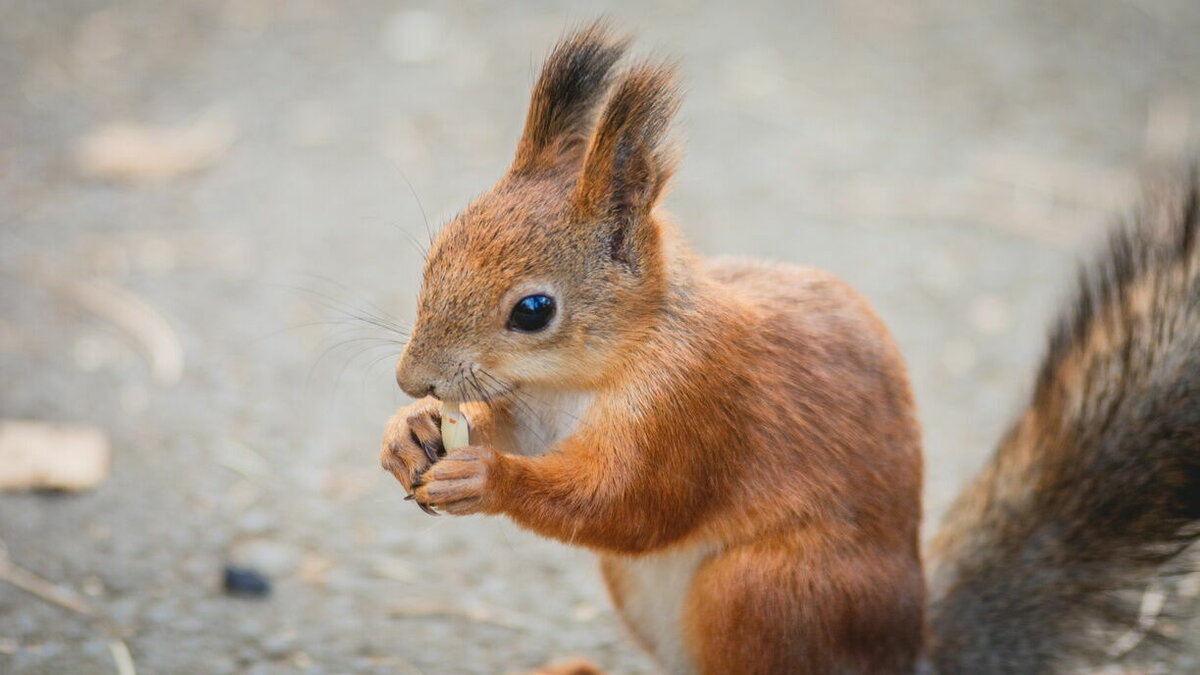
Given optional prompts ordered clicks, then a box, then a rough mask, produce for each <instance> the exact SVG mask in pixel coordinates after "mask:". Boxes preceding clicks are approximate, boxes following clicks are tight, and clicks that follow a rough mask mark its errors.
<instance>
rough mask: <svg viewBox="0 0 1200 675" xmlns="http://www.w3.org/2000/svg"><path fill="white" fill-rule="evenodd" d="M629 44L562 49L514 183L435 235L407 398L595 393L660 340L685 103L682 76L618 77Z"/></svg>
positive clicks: (544, 76)
mask: <svg viewBox="0 0 1200 675" xmlns="http://www.w3.org/2000/svg"><path fill="white" fill-rule="evenodd" d="M626 46H627V41H626V40H623V39H613V38H612V37H611V35H610V34H609V32H608V31H607V30H606V29H605V28H604V27H603V26H602V25H600V24H594V25H591V26H589V27H586V28H584V29H582V30H578V31H576V32H574V33H572V34H570V35H568V36H567V37H566V38H565V39H563V40H562V41H561V42H560V43H559V44H558V45H557V46H556V47H555V48H554V50H553V51H552V52H551V54H550V56H549V58H548V59H547V61H546V64H545V66H543V68H542V72H541V74H540V76H539V77H538V81H537V84H536V85H535V87H534V90H533V95H532V99H531V102H530V106H529V113H528V115H527V117H526V121H525V128H524V131H523V133H522V136H521V139H520V141H519V143H518V145H517V152H516V157H515V158H514V160H513V163H512V165H511V166H510V167H509V169H508V171H507V173H506V174H505V175H504V176H503V177H502V178H501V179H500V181H499V182H498V183H497V184H496V185H495V186H493V187H492V188H491V189H490V190H489V191H487V192H486V193H484V194H483V195H482V196H480V197H479V198H477V199H476V200H475V201H474V202H472V203H471V204H470V205H469V206H468V207H467V208H466V209H464V210H463V211H462V212H461V213H460V214H458V215H457V216H455V217H454V218H453V219H452V220H451V221H450V222H449V223H448V224H446V226H445V227H444V228H443V229H442V230H441V231H440V232H439V233H438V234H437V236H436V237H435V239H434V241H433V243H432V245H431V246H430V250H429V255H428V256H427V258H426V260H425V268H424V276H423V280H422V284H421V291H420V295H419V298H418V301H417V319H416V323H415V324H414V326H413V331H412V336H411V338H410V340H409V342H408V344H407V345H406V346H405V349H404V353H403V354H402V355H401V357H400V362H399V363H398V364H397V366H396V380H397V382H398V383H399V384H400V387H401V388H402V389H403V390H404V391H405V392H406V393H408V394H409V395H411V396H414V397H420V396H427V395H432V396H435V397H437V398H441V399H443V400H448V401H471V400H490V399H494V398H497V397H503V396H505V395H507V394H508V393H509V392H510V391H512V390H515V389H519V388H521V387H525V386H543V387H551V388H590V387H594V386H597V385H598V384H600V383H601V382H603V381H604V380H605V379H606V377H608V376H609V375H610V374H611V373H613V372H616V371H615V369H617V368H619V365H620V360H621V359H622V358H623V356H625V355H626V353H627V349H625V347H627V346H628V345H629V344H630V341H631V340H636V339H638V337H639V336H641V335H644V334H645V332H646V331H649V330H652V329H653V326H654V321H655V316H656V314H658V313H659V312H660V311H661V309H662V301H663V297H664V293H665V269H664V264H665V260H664V257H665V254H664V250H663V229H662V225H661V224H660V223H659V222H658V221H657V220H656V218H655V216H654V214H653V210H654V206H655V204H656V203H657V202H658V200H659V197H660V196H661V195H662V192H663V189H664V187H665V185H666V183H667V180H668V179H669V177H670V175H671V173H672V170H673V168H674V155H673V152H672V150H671V148H670V145H669V143H668V142H667V138H666V137H667V132H668V127H669V123H670V120H671V117H672V115H673V114H674V112H675V110H676V108H677V96H676V90H675V85H674V81H675V79H674V71H673V69H672V68H671V67H669V66H665V65H661V64H652V63H641V64H638V65H634V66H632V67H630V68H628V69H627V70H625V71H624V72H622V73H620V74H617V75H614V74H613V71H614V67H615V66H616V63H617V61H618V60H619V59H620V58H621V56H622V54H623V53H624V51H625V49H626Z"/></svg>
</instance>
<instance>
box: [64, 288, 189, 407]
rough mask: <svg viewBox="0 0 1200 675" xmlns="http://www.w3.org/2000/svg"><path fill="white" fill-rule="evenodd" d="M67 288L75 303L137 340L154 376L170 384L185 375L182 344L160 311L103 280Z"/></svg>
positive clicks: (165, 384) (158, 380)
mask: <svg viewBox="0 0 1200 675" xmlns="http://www.w3.org/2000/svg"><path fill="white" fill-rule="evenodd" d="M64 290H65V291H66V292H67V293H68V294H69V295H70V296H71V297H72V298H73V299H74V300H75V301H76V302H78V303H79V304H81V305H83V306H84V307H86V308H88V309H89V310H91V311H92V312H93V313H95V314H97V315H98V316H101V317H103V318H105V319H108V320H109V321H111V322H112V323H113V324H115V325H116V326H118V327H120V328H121V329H122V330H124V331H125V332H127V333H129V335H130V336H131V337H133V338H134V339H135V340H137V341H138V342H139V343H140V344H141V346H142V348H143V349H144V350H145V352H146V354H147V356H148V357H149V359H150V366H151V369H152V371H153V373H154V379H155V380H156V381H157V382H158V383H159V384H161V385H164V386H170V385H173V384H176V383H177V382H179V379H180V377H182V375H183V345H182V344H181V343H180V341H179V336H178V335H177V334H176V333H175V329H174V328H172V327H171V324H170V323H168V322H167V320H166V319H165V318H164V317H163V315H162V314H161V313H159V312H158V310H156V309H155V308H154V307H152V306H151V305H150V304H149V303H147V302H146V301H145V300H143V299H141V298H139V297H138V296H136V295H134V294H133V293H132V292H130V291H128V290H125V289H123V288H121V287H120V286H117V285H116V284H113V283H111V282H109V281H106V280H104V279H98V278H94V279H90V280H87V281H75V282H71V283H68V284H65V285H64Z"/></svg>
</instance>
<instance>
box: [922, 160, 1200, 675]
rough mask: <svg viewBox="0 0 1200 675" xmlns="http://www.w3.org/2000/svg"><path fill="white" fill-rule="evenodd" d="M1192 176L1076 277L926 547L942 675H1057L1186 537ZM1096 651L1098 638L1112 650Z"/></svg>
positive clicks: (1199, 412)
mask: <svg viewBox="0 0 1200 675" xmlns="http://www.w3.org/2000/svg"><path fill="white" fill-rule="evenodd" d="M1198 240H1200V180H1198V176H1197V173H1196V171H1194V170H1193V171H1192V172H1191V173H1190V175H1189V176H1188V177H1187V178H1186V180H1177V181H1174V182H1172V183H1170V184H1164V185H1160V186H1158V187H1156V188H1151V189H1148V190H1147V193H1146V195H1145V198H1144V202H1143V204H1142V206H1141V208H1140V210H1139V211H1138V212H1137V214H1136V216H1135V217H1134V218H1133V220H1132V222H1130V223H1128V224H1126V225H1124V226H1122V227H1120V228H1118V229H1117V230H1116V231H1114V232H1113V234H1112V236H1111V239H1110V242H1109V245H1108V248H1107V251H1106V252H1105V253H1104V254H1103V256H1102V257H1101V258H1100V260H1099V261H1098V262H1097V263H1096V264H1094V265H1092V266H1090V267H1087V268H1085V269H1084V270H1083V271H1082V273H1081V275H1080V282H1079V287H1078V290H1077V293H1076V297H1075V301H1074V304H1073V305H1072V306H1071V308H1070V309H1069V311H1068V312H1066V314H1065V316H1064V317H1063V318H1062V319H1061V321H1060V323H1059V324H1058V327H1057V329H1056V330H1055V331H1054V332H1053V335H1052V337H1051V339H1050V345H1049V350H1048V353H1047V355H1046V357H1045V360H1044V362H1043V363H1042V366H1041V371H1040V373H1039V375H1038V379H1037V383H1036V386H1035V390H1034V392H1033V396H1032V400H1031V402H1030V404H1029V407H1028V408H1027V409H1026V410H1025V412H1024V413H1023V414H1022V415H1021V417H1020V418H1019V419H1018V420H1017V421H1016V423H1015V424H1014V425H1013V427H1012V429H1011V430H1010V431H1009V433H1008V434H1007V436H1006V437H1005V438H1004V439H1003V441H1002V442H1001V444H1000V447H999V449H998V450H997V451H996V454H995V456H994V457H993V459H992V461H991V463H990V464H989V465H988V466H987V467H986V468H985V469H984V471H983V473H982V474H981V475H980V476H979V477H978V478H977V479H976V480H975V482H974V483H973V484H972V485H971V486H970V487H969V489H968V490H967V491H966V492H965V493H964V494H963V495H962V496H961V497H960V498H959V500H958V502H957V503H956V505H955V506H954V507H953V509H952V510H951V514H950V517H949V518H948V519H947V522H946V523H945V525H944V526H943V528H942V530H941V531H940V532H939V534H938V535H937V537H936V539H935V541H934V543H933V546H932V548H931V558H930V559H931V562H932V570H933V571H932V573H931V587H930V592H931V593H930V596H931V597H930V600H931V606H930V614H929V620H930V624H929V632H930V635H931V643H930V652H929V656H930V660H931V664H932V666H933V669H934V671H935V672H936V673H939V674H940V675H957V674H960V673H961V674H971V675H987V674H1001V673H1013V674H1020V675H1030V674H1036V673H1055V672H1062V671H1063V670H1065V669H1067V668H1069V667H1072V666H1075V665H1078V664H1081V663H1094V662H1095V661H1096V659H1097V658H1100V659H1103V658H1105V657H1108V658H1111V654H1109V655H1106V654H1105V653H1104V648H1105V645H1103V644H1098V636H1103V635H1108V636H1112V635H1114V634H1116V633H1114V631H1120V630H1123V629H1129V628H1130V627H1132V626H1134V625H1135V624H1136V622H1137V617H1138V611H1137V605H1136V603H1132V604H1131V603H1130V598H1131V597H1135V598H1136V597H1138V591H1139V590H1141V589H1144V588H1145V587H1146V585H1147V584H1149V583H1151V582H1152V581H1153V580H1154V579H1156V578H1158V577H1161V576H1162V575H1164V574H1167V573H1169V572H1171V571H1172V568H1175V571H1178V567H1179V565H1180V564H1182V563H1184V562H1185V559H1184V557H1182V556H1181V554H1182V553H1183V552H1184V551H1185V549H1187V548H1188V547H1189V546H1190V545H1191V544H1192V543H1193V542H1195V541H1196V540H1197V539H1198V538H1200V241H1198ZM1111 645H1112V642H1111V641H1109V642H1108V646H1109V647H1111Z"/></svg>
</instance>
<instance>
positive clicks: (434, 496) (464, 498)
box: [413, 445, 500, 516]
mask: <svg viewBox="0 0 1200 675" xmlns="http://www.w3.org/2000/svg"><path fill="white" fill-rule="evenodd" d="M499 459H500V455H499V454H497V453H496V451H495V450H493V449H492V448H490V447H487V446H482V445H469V446H467V447H465V448H458V449H456V450H451V451H450V452H449V453H448V454H447V455H446V456H445V457H443V458H441V459H440V460H439V461H438V463H437V464H434V465H433V466H431V467H429V469H428V470H427V471H425V473H424V474H422V475H421V477H420V479H419V480H418V481H417V485H416V490H415V491H414V492H413V494H414V495H416V500H417V503H418V504H428V505H430V506H434V507H437V509H438V510H440V511H444V512H446V513H449V514H452V515H455V516H465V515H468V514H471V513H479V512H481V511H485V510H489V509H488V508H487V507H488V506H489V504H488V503H487V502H488V500H489V498H490V496H491V495H490V492H489V476H491V475H493V469H494V468H495V464H496V462H497V461H498V460H499Z"/></svg>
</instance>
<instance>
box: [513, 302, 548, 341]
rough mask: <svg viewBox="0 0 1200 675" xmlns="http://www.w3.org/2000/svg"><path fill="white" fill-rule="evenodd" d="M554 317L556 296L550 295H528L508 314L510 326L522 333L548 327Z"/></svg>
mask: <svg viewBox="0 0 1200 675" xmlns="http://www.w3.org/2000/svg"><path fill="white" fill-rule="evenodd" d="M553 318H554V298H552V297H550V296H548V295H527V296H525V297H523V298H521V299H520V300H518V301H517V304H515V305H513V308H512V313H510V314H509V315H508V328H509V330H515V331H519V332H522V333H534V332H537V331H539V330H541V329H543V328H545V327H546V325H547V324H549V323H550V319H553Z"/></svg>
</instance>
